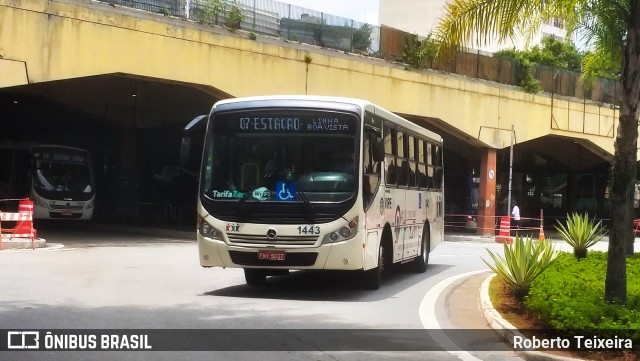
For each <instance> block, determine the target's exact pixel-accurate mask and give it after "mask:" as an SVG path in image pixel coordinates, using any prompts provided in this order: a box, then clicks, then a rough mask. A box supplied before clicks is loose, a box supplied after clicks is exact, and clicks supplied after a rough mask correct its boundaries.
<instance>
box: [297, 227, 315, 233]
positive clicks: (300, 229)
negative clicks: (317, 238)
mask: <svg viewBox="0 0 640 361" xmlns="http://www.w3.org/2000/svg"><path fill="white" fill-rule="evenodd" d="M298 234H320V227H319V226H304V227H303V226H300V227H298Z"/></svg>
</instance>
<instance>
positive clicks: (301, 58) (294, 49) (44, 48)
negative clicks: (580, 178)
mask: <svg viewBox="0 0 640 361" xmlns="http://www.w3.org/2000/svg"><path fill="white" fill-rule="evenodd" d="M266 94H319V95H334V96H348V97H357V98H365V99H368V100H371V101H373V102H375V103H378V104H380V105H382V106H383V107H385V108H387V109H389V110H391V111H393V112H396V113H399V114H402V115H405V116H407V117H408V118H410V119H411V120H413V121H415V122H417V123H419V124H422V125H424V126H426V127H428V128H430V129H433V130H435V131H438V132H440V133H441V134H443V136H444V138H445V141H446V144H447V146H446V150H447V152H448V153H450V154H452V155H453V156H454V158H452V159H454V161H453V162H451V161H450V162H449V163H448V170H447V172H448V173H449V174H456V172H460V174H461V175H466V174H467V173H469V168H472V172H473V173H479V174H488V170H489V169H496V168H498V169H496V170H497V171H498V172H501V171H502V172H504V171H505V170H506V169H504V160H501V159H502V158H504V157H501V156H500V154H502V153H503V152H504V151H503V150H504V149H505V148H507V147H508V146H509V145H510V142H511V132H510V131H509V129H510V128H511V127H512V126H513V128H514V129H515V140H516V143H517V148H516V149H517V151H518V156H517V157H516V160H518V159H520V160H523V163H522V164H523V167H529V166H530V165H527V164H529V163H537V164H543V166H545V165H546V166H547V167H548V169H549V170H553V166H552V164H558V165H559V166H560V167H561V168H562V167H564V168H566V169H567V170H570V171H572V172H588V171H591V169H594V167H596V168H597V167H600V168H599V169H602V167H605V168H606V166H604V165H606V164H607V163H608V162H609V161H610V160H611V156H612V154H613V151H614V149H613V141H614V138H615V134H616V125H617V116H618V112H617V110H616V109H615V108H614V107H613V106H611V105H609V104H597V103H592V102H585V101H584V100H583V99H576V98H558V97H552V96H550V95H548V94H536V95H533V94H528V93H525V92H524V91H522V90H521V89H520V88H517V87H511V86H505V85H500V84H496V83H492V82H486V81H481V80H474V79H470V78H466V77H462V76H457V75H454V74H447V73H441V72H435V71H416V70H407V69H406V67H405V66H404V65H402V64H396V63H390V62H386V61H383V60H380V59H375V58H368V57H363V56H359V55H353V54H345V53H343V52H337V51H331V50H326V49H321V48H318V47H314V46H307V45H303V44H297V43H290V42H284V41H282V40H280V39H275V38H269V37H262V36H259V37H258V38H257V39H256V40H250V39H248V38H247V34H245V33H241V32H237V33H234V32H230V31H228V30H226V29H223V28H213V27H209V26H204V25H200V24H198V23H195V22H192V21H188V20H185V19H180V18H172V17H165V16H162V15H160V14H155V13H147V12H142V11H136V10H132V9H127V8H119V7H114V6H111V5H108V4H103V3H99V2H88V1H71V0H62V1H43V0H20V1H15V0H0V95H1V96H2V99H4V103H2V104H4V105H3V107H4V108H5V109H4V110H5V113H4V114H5V119H2V122H10V121H11V120H10V119H9V118H8V115H11V116H15V115H16V114H22V111H20V110H16V111H13V112H11V111H9V112H8V113H7V109H8V108H10V107H14V106H16V105H18V104H24V103H28V102H29V101H32V100H33V99H38V100H39V101H42V100H46V101H47V102H51V103H55V104H57V105H61V106H64V107H66V108H67V109H73V111H75V112H81V113H82V114H84V116H83V119H85V118H91V119H94V120H95V121H96V122H102V123H104V124H108V125H110V126H117V127H120V128H121V129H122V133H123V135H122V138H121V142H122V144H121V149H122V152H121V163H122V166H123V167H124V166H129V167H134V166H135V163H136V161H135V159H134V157H132V156H131V154H135V152H136V140H135V131H136V130H138V129H149V128H154V127H158V126H165V125H176V129H178V128H179V125H182V124H184V122H186V121H188V120H190V119H191V118H193V117H194V116H196V115H198V114H201V113H205V112H207V111H208V109H209V108H210V106H211V105H212V104H213V103H214V102H215V101H216V100H218V99H222V98H227V97H239V96H249V95H266ZM18 99H19V100H18ZM23 99H24V100H23ZM55 121H56V120H55V119H48V120H41V121H40V122H39V123H37V124H38V126H39V127H47V126H51V124H48V123H47V122H55ZM5 126H6V123H5ZM10 130H11V131H13V132H16V133H19V132H21V131H26V130H24V129H19V130H16V129H14V128H10ZM10 133H11V132H9V134H10ZM5 134H7V133H6V132H5ZM138 151H140V150H138ZM132 152H133V153H132ZM530 154H535V157H533V159H529V160H528V161H526V162H525V161H524V159H525V158H532V157H531V156H529V155H530ZM458 159H464V160H465V164H460V165H458V164H455V163H456V160H458ZM527 162H529V163H527ZM479 178H480V196H479V198H480V202H479V203H480V205H481V207H480V208H482V206H483V205H486V206H487V207H486V209H484V211H486V212H487V214H488V215H490V214H494V213H495V203H496V202H497V199H498V198H499V196H498V195H497V193H496V192H497V191H496V182H497V181H498V180H497V179H495V178H493V179H492V180H487V179H488V178H486V177H479ZM567 182H568V183H570V182H571V181H567ZM498 188H499V187H498ZM498 191H500V190H499V189H498ZM503 192H504V190H503ZM573 202H574V203H575V199H574V201H573ZM482 211H483V210H481V211H480V212H481V213H482Z"/></svg>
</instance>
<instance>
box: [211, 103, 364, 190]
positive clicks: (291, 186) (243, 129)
mask: <svg viewBox="0 0 640 361" xmlns="http://www.w3.org/2000/svg"><path fill="white" fill-rule="evenodd" d="M358 124H359V123H358V120H357V117H356V116H355V115H354V114H345V113H338V112H326V111H304V110H295V109H294V110H292V109H287V110H276V111H274V110H268V111H265V110H257V111H250V112H246V111H243V112H230V113H222V114H218V115H216V116H214V118H213V119H212V120H211V123H210V126H209V134H210V136H209V137H208V139H209V143H208V144H207V147H206V151H205V158H204V165H203V178H202V182H203V183H202V184H203V190H204V194H205V195H206V196H207V197H208V198H210V199H212V200H224V201H239V200H242V201H243V202H244V201H247V202H285V201H293V202H343V201H346V200H348V199H350V198H352V197H353V196H354V195H355V192H356V190H357V173H356V169H357V167H356V164H358V159H357V154H358V152H356V149H357V141H356V139H358V138H357V137H356V134H357V129H358Z"/></svg>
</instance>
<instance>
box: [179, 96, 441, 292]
mask: <svg viewBox="0 0 640 361" xmlns="http://www.w3.org/2000/svg"><path fill="white" fill-rule="evenodd" d="M202 119H206V118H205V117H199V119H198V118H196V119H194V121H193V122H192V123H190V125H189V126H187V128H185V133H187V132H188V131H187V129H189V128H192V127H193V126H194V124H195V123H196V122H197V121H199V120H202ZM208 119H209V121H208V124H207V130H206V137H205V144H204V154H203V159H202V165H201V173H200V190H199V197H198V232H197V233H198V236H197V237H198V249H199V258H200V264H201V265H202V266H203V267H241V268H244V272H245V279H246V282H247V283H248V284H249V285H257V284H262V283H264V282H265V279H266V277H267V276H269V275H275V274H282V273H286V272H287V271H288V270H292V269H293V270H307V269H317V270H362V271H363V272H362V274H363V278H362V279H363V285H364V286H365V287H366V288H371V289H377V288H378V287H379V285H380V282H381V278H382V274H383V271H385V270H388V269H389V268H390V265H391V264H392V263H410V265H409V266H410V267H411V268H412V269H413V270H415V271H416V272H425V270H426V268H427V264H428V261H429V252H430V251H431V250H433V249H434V248H435V247H436V246H437V245H439V244H440V243H441V242H442V238H443V232H444V222H443V168H442V138H441V137H440V136H439V135H437V134H435V133H433V132H431V131H428V130H426V129H424V128H422V127H419V126H417V125H415V124H413V123H411V122H409V121H408V120H406V119H403V118H401V117H399V116H397V115H394V114H393V113H391V112H389V111H387V110H384V109H382V108H380V107H378V106H376V105H374V104H372V103H370V102H367V101H364V100H357V99H349V98H336V97H317V96H271V97H253V98H239V99H231V100H223V101H220V102H218V103H216V104H215V105H214V106H213V109H212V111H211V113H210V114H209V117H208ZM189 143H190V142H189V141H188V137H185V139H183V152H182V155H181V157H182V159H186V158H188V155H185V154H188V148H189Z"/></svg>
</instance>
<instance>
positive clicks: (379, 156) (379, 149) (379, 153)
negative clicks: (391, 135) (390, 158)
mask: <svg viewBox="0 0 640 361" xmlns="http://www.w3.org/2000/svg"><path fill="white" fill-rule="evenodd" d="M373 160H374V161H375V162H382V161H384V139H383V138H380V137H378V138H377V139H376V147H375V149H374V152H373Z"/></svg>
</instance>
